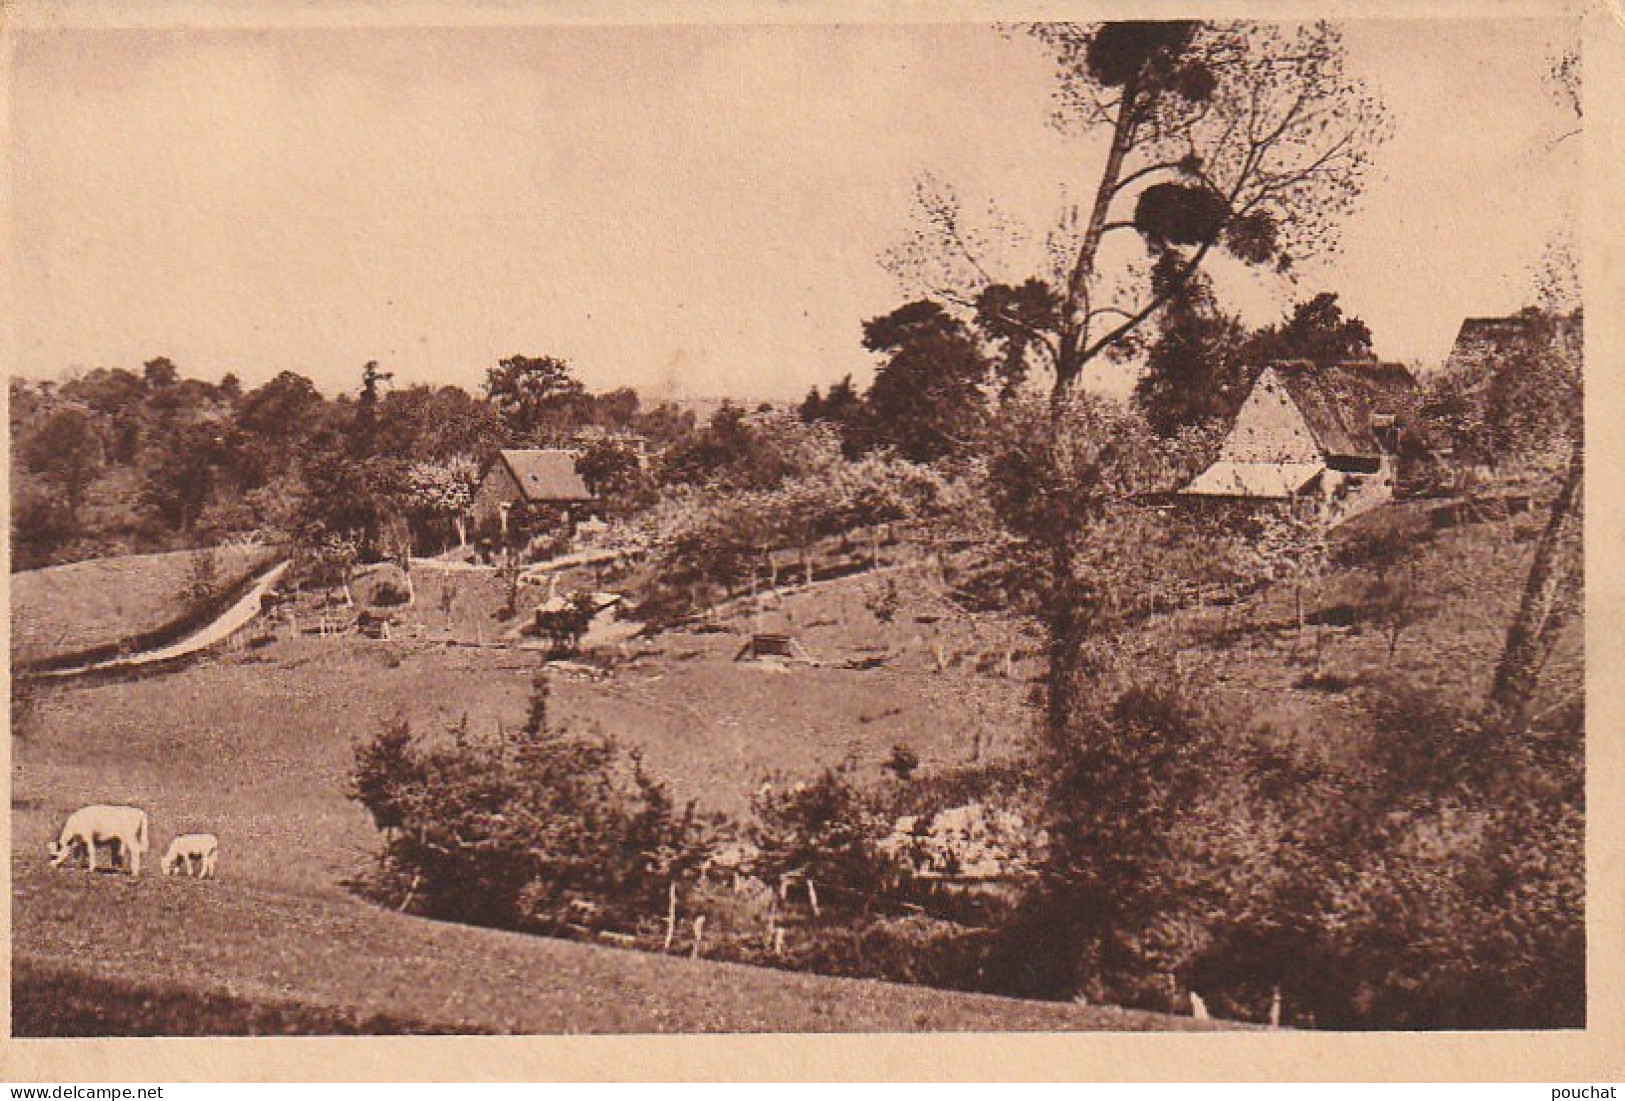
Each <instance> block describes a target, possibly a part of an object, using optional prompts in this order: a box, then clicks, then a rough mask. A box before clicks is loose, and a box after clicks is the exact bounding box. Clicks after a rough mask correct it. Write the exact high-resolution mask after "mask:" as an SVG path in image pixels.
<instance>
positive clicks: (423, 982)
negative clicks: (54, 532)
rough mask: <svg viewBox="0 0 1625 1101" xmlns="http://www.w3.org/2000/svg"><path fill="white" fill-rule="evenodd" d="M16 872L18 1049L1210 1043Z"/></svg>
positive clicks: (1081, 1020) (205, 890)
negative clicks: (316, 1043) (542, 1038)
mask: <svg viewBox="0 0 1625 1101" xmlns="http://www.w3.org/2000/svg"><path fill="white" fill-rule="evenodd" d="M13 869H14V907H13V910H14V915H15V916H14V921H15V928H14V939H15V944H16V951H15V956H14V960H15V964H14V972H13V993H12V997H13V1004H14V1006H15V1007H16V1009H15V1013H16V1017H15V1023H14V1026H13V1028H14V1033H15V1034H17V1035H69V1034H78V1035H84V1034H91V1033H94V1034H96V1035H147V1034H159V1033H161V1034H164V1035H196V1034H210V1035H218V1034H236V1033H239V1032H254V1031H258V1032H286V1033H307V1034H308V1033H342V1032H351V1031H379V1032H426V1031H436V1032H458V1033H465V1032H466V1033H475V1032H495V1033H513V1034H555V1033H627V1032H639V1033H671V1032H781V1031H790V1032H854V1031H916V1030H931V1031H961V1030H974V1031H987V1030H1000V1031H1032V1030H1044V1031H1068V1030H1084V1029H1089V1030H1093V1029H1109V1030H1114V1031H1147V1030H1165V1029H1200V1028H1202V1027H1204V1026H1202V1025H1198V1024H1197V1023H1196V1022H1194V1021H1191V1020H1189V1019H1178V1018H1170V1017H1165V1016H1162V1015H1159V1014H1154V1013H1142V1012H1134V1011H1126V1010H1117V1009H1110V1008H1101V1007H1084V1006H1076V1005H1070V1004H1064V1003H1047V1002H1028V1001H1017V1000H1013V999H1005V998H995V997H989V996H979V995H965V994H953V993H948V992H946V991H939V990H929V989H925V988H921V987H906V986H896V985H890V984H886V983H878V982H869V981H863V980H855V979H831V978H823V977H819V976H813V975H798V974H789V973H785V972H780V971H769V970H765V969H760V968H751V967H741V966H737V965H732V964H723V963H712V962H709V961H706V960H690V959H685V958H680V957H671V956H660V955H655V954H651V953H643V952H624V951H618V950H615V949H609V948H600V947H597V946H594V945H587V944H576V943H571V942H567V941H558V940H550V939H547V938H543V937H531V936H523V935H520V934H516V933H503V932H498V931H494V930H487V929H474V928H469V927H466V926H459V925H450V924H444V923H439V922H432V921H427V920H424V919H421V918H414V917H408V916H405V915H402V914H396V913H392V912H389V911H386V910H381V909H377V908H374V907H371V906H368V905H365V904H363V903H361V902H358V901H354V900H350V899H346V898H343V897H337V898H332V897H324V896H321V895H312V894H302V893H300V892H296V891H288V890H274V889H266V888H261V887H257V886H254V885H251V884H247V883H241V882H232V881H231V880H229V879H226V880H221V881H217V882H212V883H211V882H207V881H201V882H200V881H195V880H179V879H175V880H164V879H162V878H159V877H156V876H150V875H149V876H146V877H143V878H142V879H139V880H132V879H130V878H129V877H125V876H118V875H92V874H90V873H88V872H84V871H72V870H53V869H50V868H48V867H47V866H46V862H45V860H44V857H43V854H41V856H40V857H39V858H38V859H33V858H29V857H26V856H25V857H23V858H21V859H17V860H15V861H14V863H13Z"/></svg>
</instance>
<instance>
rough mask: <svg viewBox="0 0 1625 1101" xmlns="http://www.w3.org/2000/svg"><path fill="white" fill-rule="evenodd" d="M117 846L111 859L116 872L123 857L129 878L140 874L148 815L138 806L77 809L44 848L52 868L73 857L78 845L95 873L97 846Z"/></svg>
mask: <svg viewBox="0 0 1625 1101" xmlns="http://www.w3.org/2000/svg"><path fill="white" fill-rule="evenodd" d="M97 842H102V843H112V844H114V845H117V846H118V851H117V853H115V854H114V856H113V867H114V868H115V869H116V868H117V867H118V865H119V861H120V859H121V857H122V860H123V862H124V864H125V865H126V866H127V867H128V868H129V871H130V874H131V875H140V874H141V858H142V857H143V856H145V855H146V852H147V812H146V811H144V810H142V809H141V808H140V807H109V806H92V807H80V808H79V809H78V810H76V811H74V812H73V813H72V814H70V815H68V821H67V822H66V823H65V824H64V825H63V827H62V834H61V836H59V837H58V838H57V839H56V840H55V841H52V842H51V843H50V844H49V845H47V846H46V848H47V849H48V850H49V851H50V853H51V856H52V857H53V859H52V861H51V867H53V868H60V867H61V866H62V865H63V864H66V863H67V862H68V861H69V860H72V859H73V857H74V849H75V847H76V846H78V845H83V846H84V847H85V860H86V864H87V866H88V867H89V868H90V870H91V871H95V870H96V843H97Z"/></svg>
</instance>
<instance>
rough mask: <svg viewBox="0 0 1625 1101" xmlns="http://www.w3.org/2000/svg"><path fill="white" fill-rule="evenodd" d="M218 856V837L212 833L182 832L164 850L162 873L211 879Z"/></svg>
mask: <svg viewBox="0 0 1625 1101" xmlns="http://www.w3.org/2000/svg"><path fill="white" fill-rule="evenodd" d="M219 857H220V839H219V838H218V837H216V836H215V835H214V834H212V833H183V834H181V835H180V836H179V837H177V838H175V840H173V841H171V842H170V843H169V848H167V849H165V850H164V864H163V867H164V874H165V875H190V876H196V877H197V878H199V879H213V878H214V865H215V861H216V860H218V859H219Z"/></svg>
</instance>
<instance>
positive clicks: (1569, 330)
mask: <svg viewBox="0 0 1625 1101" xmlns="http://www.w3.org/2000/svg"><path fill="white" fill-rule="evenodd" d="M1579 331H1580V318H1579V315H1578V314H1573V315H1566V316H1561V317H1551V316H1548V315H1546V314H1542V313H1540V312H1539V311H1538V310H1524V311H1522V312H1521V313H1515V314H1513V315H1512V316H1511V317H1469V318H1467V319H1466V320H1465V321H1463V322H1462V323H1461V329H1460V330H1459V331H1458V332H1457V333H1456V343H1455V344H1454V345H1452V346H1451V348H1450V355H1449V356H1448V357H1446V359H1445V361H1444V366H1445V370H1447V371H1459V370H1465V369H1467V368H1470V367H1473V366H1475V365H1477V364H1479V363H1482V362H1483V361H1484V360H1486V359H1490V358H1493V357H1498V356H1506V355H1511V354H1513V353H1514V352H1515V351H1516V350H1517V349H1518V346H1519V344H1520V343H1525V342H1530V341H1533V342H1538V343H1539V344H1541V345H1546V344H1549V343H1550V342H1552V341H1554V340H1555V341H1563V340H1570V339H1577V338H1578V336H1579Z"/></svg>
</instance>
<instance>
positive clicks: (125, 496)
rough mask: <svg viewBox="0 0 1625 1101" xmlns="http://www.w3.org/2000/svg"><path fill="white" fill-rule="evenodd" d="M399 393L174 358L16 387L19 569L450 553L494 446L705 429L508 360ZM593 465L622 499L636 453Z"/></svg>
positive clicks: (615, 454)
mask: <svg viewBox="0 0 1625 1101" xmlns="http://www.w3.org/2000/svg"><path fill="white" fill-rule="evenodd" d="M390 382H391V378H390V374H389V372H387V371H384V370H382V369H381V368H380V367H379V365H378V364H377V363H368V364H366V365H365V366H364V367H363V368H362V373H361V383H360V386H359V387H358V389H357V391H356V392H355V393H354V394H348V393H346V394H340V395H338V396H336V397H331V398H330V397H327V396H324V395H323V394H322V393H321V392H320V391H318V390H317V388H316V386H315V385H314V384H313V383H312V382H311V381H310V380H309V379H308V378H305V377H303V376H301V375H299V374H296V373H294V372H292V371H284V372H282V373H281V374H279V375H277V376H276V377H275V378H273V379H271V380H270V381H268V382H266V383H265V384H264V385H262V386H259V387H256V388H253V389H244V388H243V386H242V385H241V383H240V382H239V381H238V380H237V379H236V377H235V376H234V375H230V374H228V375H226V376H225V377H224V378H223V379H222V380H221V381H220V382H219V383H209V382H205V381H201V380H198V379H193V378H184V377H182V375H181V373H180V371H179V369H178V368H177V367H176V365H175V364H173V363H171V362H170V361H169V360H168V359H164V358H158V359H154V360H152V361H150V362H148V363H147V364H146V365H145V366H144V367H143V369H142V370H141V371H140V372H136V371H131V370H128V369H125V368H119V367H112V368H106V367H103V368H96V369H95V370H92V371H89V372H86V373H85V374H83V375H81V376H78V377H75V378H71V379H68V380H66V381H62V382H35V381H28V380H23V379H16V378H14V379H12V380H11V439H12V460H13V461H12V469H13V476H14V481H13V489H12V504H13V535H12V539H13V543H12V549H13V557H12V566H13V569H29V568H33V567H37V566H42V565H50V564H56V563H62V562H69V561H74V560H78V559H82V558H90V557H102V556H107V555H115V554H128V553H140V552H147V551H159V550H172V549H178V548H184V547H192V546H202V545H210V544H215V543H219V542H222V541H227V540H232V539H249V538H253V539H261V540H271V541H299V542H303V543H306V544H311V545H315V544H319V543H321V542H322V541H323V540H325V539H340V540H345V541H349V542H352V543H354V544H355V546H356V548H357V553H358V554H360V555H361V556H363V557H371V556H377V555H380V554H382V553H385V551H386V544H387V543H388V542H389V538H388V532H389V529H390V528H391V527H392V526H394V527H399V526H401V525H405V526H406V528H407V530H408V534H409V537H410V540H411V541H412V542H414V543H416V544H417V545H419V546H422V547H425V548H432V549H435V550H438V549H441V547H442V546H444V545H445V544H447V543H453V542H455V541H458V540H459V539H461V538H466V537H467V535H468V532H467V531H466V509H467V504H468V501H469V498H470V495H471V493H472V490H473V486H474V484H475V481H476V479H477V478H478V476H479V474H480V472H481V470H482V469H483V467H484V466H485V464H487V463H488V462H489V461H490V459H491V458H492V456H493V455H494V454H495V453H496V451H497V450H498V449H500V448H503V447H512V446H562V445H566V444H570V443H572V442H573V441H576V440H577V439H578V438H579V434H580V433H581V430H582V429H583V428H586V427H588V426H594V427H596V428H598V429H601V430H603V432H601V433H600V438H601V439H603V440H610V441H613V440H614V439H615V438H616V436H617V434H622V435H634V434H635V435H640V436H642V437H644V438H645V439H647V440H649V441H651V442H652V443H653V444H654V445H655V446H664V445H667V444H670V443H671V442H673V441H675V440H677V439H681V438H683V437H685V436H686V435H687V434H688V433H689V432H690V431H691V429H692V427H693V416H692V414H691V413H685V412H683V411H680V410H678V409H676V408H675V407H673V406H661V407H657V408H655V409H653V410H644V409H642V408H641V406H640V403H639V399H638V395H637V394H636V392H634V391H632V390H630V389H620V390H614V391H610V392H608V393H604V394H590V393H588V392H586V390H585V389H584V388H583V387H582V386H581V385H580V383H579V382H576V381H575V380H574V379H573V377H572V376H571V375H570V372H569V368H568V366H567V365H565V364H563V363H562V362H561V361H558V360H554V359H531V358H527V357H522V356H516V357H512V358H510V359H507V360H504V361H503V362H502V363H501V364H499V365H498V366H496V367H493V368H492V369H491V371H490V373H489V376H488V378H487V381H486V385H485V388H484V393H482V394H479V395H475V394H470V393H469V392H467V391H466V390H463V389H462V388H460V387H457V386H449V385H447V386H426V385H414V386H406V387H399V388H393V387H391V386H390ZM589 451H590V453H591V460H592V461H591V462H590V463H589V464H588V466H589V469H591V470H592V471H593V474H594V477H595V478H596V479H597V480H599V481H600V482H602V483H603V484H604V486H605V487H606V488H611V489H624V488H626V486H627V482H628V479H629V478H631V476H632V475H631V472H629V470H628V467H627V459H626V455H625V453H624V452H623V451H617V449H616V448H615V446H613V444H608V443H599V444H596V445H593V446H592V447H590V448H589Z"/></svg>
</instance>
